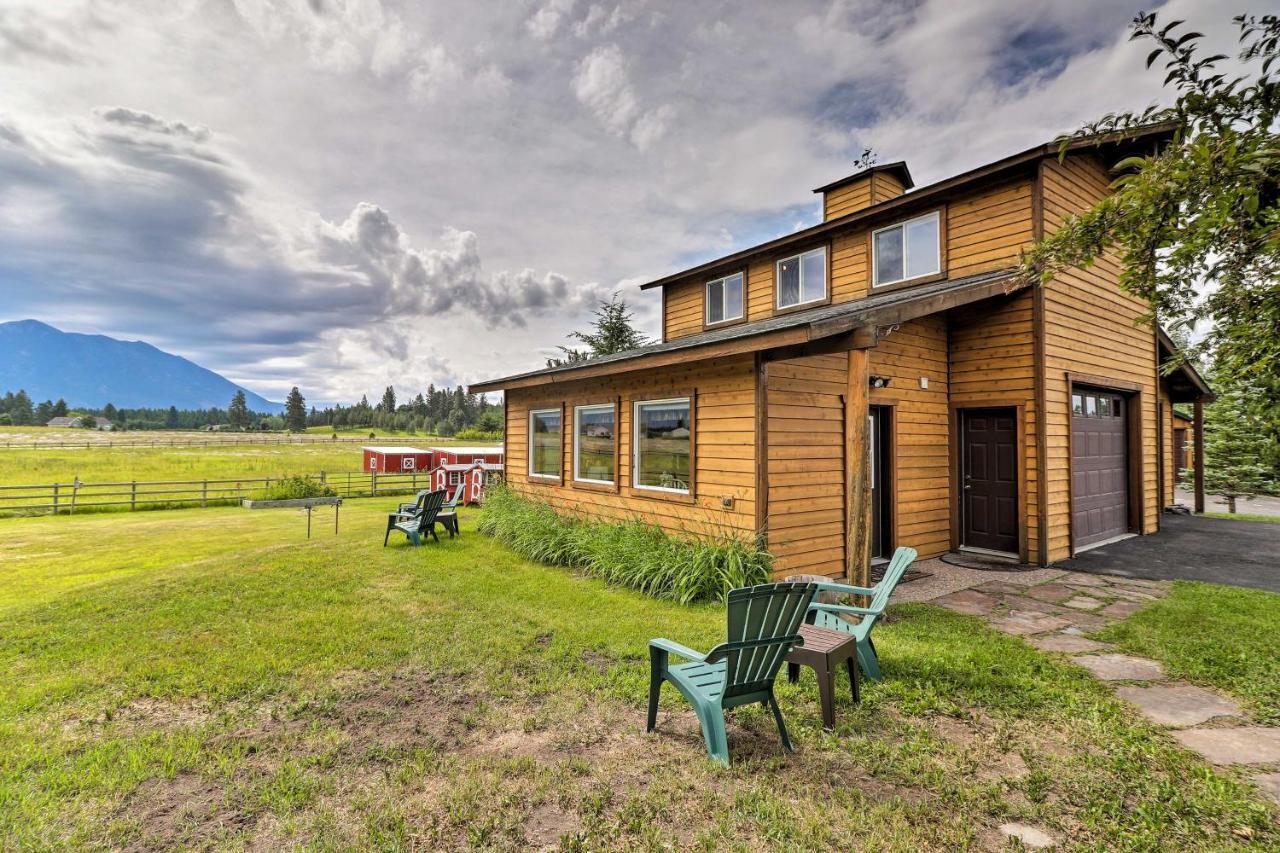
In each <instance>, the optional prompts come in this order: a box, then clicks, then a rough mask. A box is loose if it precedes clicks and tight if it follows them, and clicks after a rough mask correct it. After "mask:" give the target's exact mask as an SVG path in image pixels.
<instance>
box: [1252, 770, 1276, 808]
mask: <svg viewBox="0 0 1280 853" xmlns="http://www.w3.org/2000/svg"><path fill="white" fill-rule="evenodd" d="M1253 784H1255V785H1257V786H1258V790H1259V791H1261V792H1262V795H1263V796H1264V797H1266V798H1267V799H1269V800H1271V801H1272V802H1273V803H1275V804H1276V805H1277V806H1280V773H1259V774H1258V775H1257V776H1254V777H1253Z"/></svg>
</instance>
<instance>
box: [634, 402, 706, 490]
mask: <svg viewBox="0 0 1280 853" xmlns="http://www.w3.org/2000/svg"><path fill="white" fill-rule="evenodd" d="M690 424H691V421H690V408H689V398H688V397H683V398H680V399H677V400H652V401H648V402H644V403H636V407H635V465H634V470H633V474H632V485H633V486H635V487H636V488H637V489H652V490H654V491H662V492H676V493H679V494H686V495H687V494H689V491H690V490H689V482H690V470H689V460H690V456H691V450H692V447H691V444H690V440H691V437H692V436H691V434H690Z"/></svg>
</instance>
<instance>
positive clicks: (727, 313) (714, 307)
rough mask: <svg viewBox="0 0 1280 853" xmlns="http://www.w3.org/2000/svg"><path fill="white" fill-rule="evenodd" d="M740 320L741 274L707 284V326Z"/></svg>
mask: <svg viewBox="0 0 1280 853" xmlns="http://www.w3.org/2000/svg"><path fill="white" fill-rule="evenodd" d="M741 319H742V273H740V272H739V273H734V274H733V275H727V276H725V277H724V278H718V279H716V280H715V281H709V282H707V325H708V326H713V325H715V324H716V323H727V322H729V321H730V320H741Z"/></svg>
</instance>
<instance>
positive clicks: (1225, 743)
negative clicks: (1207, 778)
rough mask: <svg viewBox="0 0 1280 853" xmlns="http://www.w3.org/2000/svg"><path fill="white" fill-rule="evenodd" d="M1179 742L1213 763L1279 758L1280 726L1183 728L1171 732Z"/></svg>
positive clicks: (1259, 762) (1261, 760)
mask: <svg viewBox="0 0 1280 853" xmlns="http://www.w3.org/2000/svg"><path fill="white" fill-rule="evenodd" d="M1172 734H1173V736H1174V737H1175V738H1177V739H1178V740H1179V741H1181V742H1182V745H1183V746H1185V747H1186V748H1187V749H1190V750H1192V751H1193V752H1198V753H1200V754H1201V755H1203V756H1204V757H1205V758H1206V759H1207V760H1208V761H1211V762H1212V763H1214V764H1274V763H1276V762H1280V728H1267V727H1265V726H1239V727H1236V728H1230V729H1182V730H1180V731H1176V732H1172Z"/></svg>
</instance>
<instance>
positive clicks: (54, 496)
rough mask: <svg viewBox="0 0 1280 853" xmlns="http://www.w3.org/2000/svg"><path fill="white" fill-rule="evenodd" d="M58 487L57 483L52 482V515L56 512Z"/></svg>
mask: <svg viewBox="0 0 1280 853" xmlns="http://www.w3.org/2000/svg"><path fill="white" fill-rule="evenodd" d="M58 488H59V486H58V484H57V483H54V484H53V514H54V515H57V514H58Z"/></svg>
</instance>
